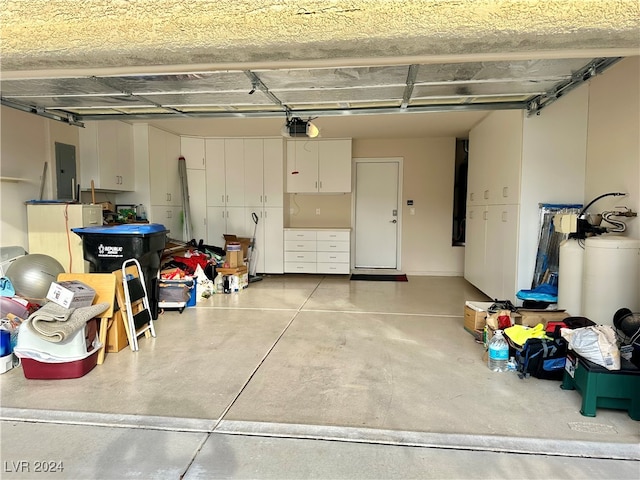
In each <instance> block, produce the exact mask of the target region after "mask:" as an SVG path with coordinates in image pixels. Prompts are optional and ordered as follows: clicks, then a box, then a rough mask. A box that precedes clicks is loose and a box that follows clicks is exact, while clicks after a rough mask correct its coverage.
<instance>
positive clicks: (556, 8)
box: [0, 0, 640, 120]
mask: <svg viewBox="0 0 640 480" xmlns="http://www.w3.org/2000/svg"><path fill="white" fill-rule="evenodd" d="M0 15H1V20H2V23H1V25H2V28H1V30H0V41H1V46H2V64H1V72H0V73H1V80H2V83H1V85H0V86H1V90H2V99H3V103H4V104H5V105H10V106H18V107H21V108H24V109H27V110H28V111H34V112H35V111H37V112H39V113H43V112H57V113H60V114H68V115H69V117H65V118H73V119H74V120H75V119H76V118H80V119H81V118H90V117H97V116H103V117H105V118H106V116H111V115H122V116H128V117H130V118H135V117H137V118H141V117H143V116H158V117H159V116H161V115H168V116H172V115H176V114H177V115H178V116H187V115H188V116H205V115H211V116H228V115H241V116H250V115H252V114H253V115H260V116H274V115H280V116H282V115H283V112H285V111H287V112H293V113H296V112H301V113H306V114H309V115H311V114H322V113H328V114H338V113H345V112H346V113H355V112H358V113H363V112H364V113H375V112H377V111H384V113H390V112H401V111H411V110H412V109H413V111H416V112H418V111H435V110H455V109H457V108H461V109H462V108H468V107H469V106H475V107H476V108H485V107H486V108H489V107H491V106H493V107H496V108H497V107H500V106H502V107H504V108H531V105H534V106H536V105H538V104H539V103H540V102H543V101H546V100H545V99H547V100H548V99H551V100H555V98H557V97H559V96H560V94H562V92H563V89H564V88H565V87H566V85H567V83H568V82H573V81H576V80H577V81H584V80H586V79H588V78H589V77H590V76H591V75H592V74H596V73H599V71H601V70H604V68H606V67H607V66H608V65H610V64H611V62H613V61H615V59H616V58H619V57H624V56H630V55H638V53H639V52H640V3H639V2H638V1H637V0H605V1H598V0H549V1H545V0H540V1H532V0H520V1H518V0H512V1H505V0H473V1H459V0H458V1H454V0H405V1H390V0H377V1H376V0H350V1H340V0H307V1H301V0H298V1H291V0H279V1H276V0H261V1H255V0H216V1H203V0H188V1H179V0H135V1H133V0H75V1H72V0H20V1H15V0H14V1H10V0H0ZM609 59H611V60H609ZM598 62H599V63H598ZM249 92H251V95H249ZM29 109H31V110H29ZM430 109H431V110H430ZM534 110H535V108H534Z"/></svg>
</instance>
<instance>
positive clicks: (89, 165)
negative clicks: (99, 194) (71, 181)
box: [79, 120, 135, 191]
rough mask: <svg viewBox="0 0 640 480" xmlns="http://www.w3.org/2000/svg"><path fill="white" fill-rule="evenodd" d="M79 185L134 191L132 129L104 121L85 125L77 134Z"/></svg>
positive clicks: (123, 124) (126, 125)
mask: <svg viewBox="0 0 640 480" xmlns="http://www.w3.org/2000/svg"><path fill="white" fill-rule="evenodd" d="M79 152H80V155H79V156H80V171H81V176H80V179H81V180H80V186H81V187H82V188H83V189H87V188H90V186H91V181H92V180H93V183H94V187H95V188H96V189H99V190H113V191H131V190H134V189H135V166H134V162H133V127H132V126H131V125H129V124H128V123H124V122H120V121H115V120H113V121H112V120H107V121H101V122H86V123H85V128H81V129H80V131H79Z"/></svg>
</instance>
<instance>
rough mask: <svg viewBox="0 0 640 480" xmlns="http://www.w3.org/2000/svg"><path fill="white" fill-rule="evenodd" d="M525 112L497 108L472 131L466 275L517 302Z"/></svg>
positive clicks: (493, 293) (484, 288) (481, 286)
mask: <svg viewBox="0 0 640 480" xmlns="http://www.w3.org/2000/svg"><path fill="white" fill-rule="evenodd" d="M522 131H523V115H522V112H520V111H505V112H494V113H493V114H491V115H489V116H488V117H486V118H485V119H484V120H483V121H482V122H481V123H480V124H479V125H478V126H476V127H475V128H474V129H473V130H472V131H471V132H470V134H469V173H468V176H469V179H468V195H467V217H466V235H465V236H466V238H465V264H464V276H465V278H466V279H467V280H468V281H469V282H471V283H472V284H473V285H475V286H476V287H478V288H479V289H480V290H482V291H483V292H484V293H485V294H487V295H488V296H490V297H491V298H497V299H501V300H503V299H509V300H511V301H512V302H514V303H515V300H516V298H515V294H516V292H517V288H516V277H517V268H518V266H517V261H518V260H517V245H518V221H519V219H518V215H519V208H518V204H519V201H520V199H519V182H520V168H521V164H522Z"/></svg>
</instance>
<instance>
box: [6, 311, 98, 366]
mask: <svg viewBox="0 0 640 480" xmlns="http://www.w3.org/2000/svg"><path fill="white" fill-rule="evenodd" d="M29 322H30V320H25V321H24V323H22V325H20V329H19V330H18V342H17V344H16V348H15V349H14V350H15V352H16V355H18V356H19V357H21V358H24V357H25V356H29V357H34V356H38V357H39V358H40V359H43V360H46V359H54V360H56V361H63V360H78V359H82V358H84V357H86V356H87V352H89V351H90V350H91V349H92V347H93V345H92V343H93V341H94V340H95V336H96V333H97V326H96V321H95V320H90V321H89V322H87V326H86V327H85V328H83V329H81V330H78V331H77V332H76V333H74V334H73V335H71V336H70V337H69V338H67V339H66V340H64V341H62V342H49V341H47V340H45V339H44V338H42V337H40V336H39V335H38V334H36V333H35V332H33V331H32V330H31V328H29ZM87 336H89V337H90V338H89V340H88V341H87Z"/></svg>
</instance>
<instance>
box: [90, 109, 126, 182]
mask: <svg viewBox="0 0 640 480" xmlns="http://www.w3.org/2000/svg"><path fill="white" fill-rule="evenodd" d="M118 123H119V122H117V121H106V122H103V123H100V124H99V125H98V162H99V169H100V178H99V180H96V188H102V189H106V190H120V181H119V178H120V176H119V172H118V167H119V162H118Z"/></svg>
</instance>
